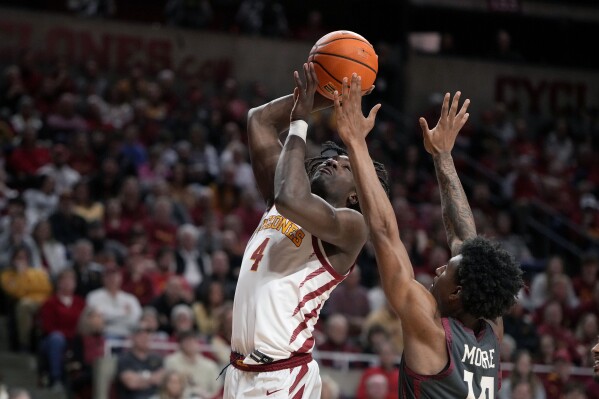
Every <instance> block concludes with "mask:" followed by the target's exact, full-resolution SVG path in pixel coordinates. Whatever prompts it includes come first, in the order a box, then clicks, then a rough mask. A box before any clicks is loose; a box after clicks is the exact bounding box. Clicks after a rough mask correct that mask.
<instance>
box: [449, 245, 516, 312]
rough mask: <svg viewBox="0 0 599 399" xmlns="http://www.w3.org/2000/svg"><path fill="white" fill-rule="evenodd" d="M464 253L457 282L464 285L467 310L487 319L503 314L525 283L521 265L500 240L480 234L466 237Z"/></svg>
mask: <svg viewBox="0 0 599 399" xmlns="http://www.w3.org/2000/svg"><path fill="white" fill-rule="evenodd" d="M461 254H462V260H461V261H460V265H459V267H458V270H457V277H456V278H457V281H456V283H457V284H458V285H461V286H462V304H463V306H464V311H466V312H468V313H470V314H471V315H473V316H474V317H478V318H485V319H495V318H497V317H500V316H503V315H504V314H505V313H507V312H508V311H509V310H510V308H511V307H512V306H513V305H514V304H515V303H516V296H517V295H518V292H519V291H520V289H521V288H522V287H523V286H524V281H523V280H522V270H521V269H520V265H519V264H518V263H517V262H516V260H515V259H514V257H513V256H512V255H510V253H509V252H507V251H506V250H505V249H503V248H501V246H500V245H499V244H498V243H494V242H492V241H490V240H488V239H486V238H484V237H480V236H479V237H474V238H470V239H468V240H466V241H464V243H463V245H462V252H461Z"/></svg>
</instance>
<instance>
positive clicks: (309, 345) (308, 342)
mask: <svg viewBox="0 0 599 399" xmlns="http://www.w3.org/2000/svg"><path fill="white" fill-rule="evenodd" d="M313 346H314V337H310V338H307V339H306V342H304V343H303V345H302V346H300V348H299V349H298V350H296V351H295V352H293V353H306V352H308V351H310V349H312V347H313Z"/></svg>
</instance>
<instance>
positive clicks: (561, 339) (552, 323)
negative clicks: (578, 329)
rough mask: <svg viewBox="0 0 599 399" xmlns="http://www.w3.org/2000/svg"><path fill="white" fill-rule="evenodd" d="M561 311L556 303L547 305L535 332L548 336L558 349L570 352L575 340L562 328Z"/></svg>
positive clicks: (567, 330)
mask: <svg viewBox="0 0 599 399" xmlns="http://www.w3.org/2000/svg"><path fill="white" fill-rule="evenodd" d="M563 319H564V318H563V310H562V307H561V306H560V304H559V303H558V302H555V301H552V302H549V303H548V304H547V306H546V307H545V309H544V312H543V318H542V320H541V321H540V323H539V325H538V327H537V332H538V334H540V335H544V334H549V335H551V336H552V337H553V338H554V339H555V342H556V343H558V349H566V350H567V351H572V350H573V349H574V347H575V342H576V341H575V338H574V334H573V333H572V331H570V330H569V329H567V328H566V327H564V326H563V324H562V323H563Z"/></svg>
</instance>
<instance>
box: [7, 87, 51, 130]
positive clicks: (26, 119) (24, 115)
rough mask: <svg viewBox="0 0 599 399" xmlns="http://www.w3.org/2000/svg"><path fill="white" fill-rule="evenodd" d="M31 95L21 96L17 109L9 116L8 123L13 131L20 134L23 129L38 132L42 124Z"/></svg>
mask: <svg viewBox="0 0 599 399" xmlns="http://www.w3.org/2000/svg"><path fill="white" fill-rule="evenodd" d="M34 105H35V104H34V102H33V100H32V98H31V97H29V96H23V97H21V98H20V100H19V111H18V112H17V113H16V114H14V115H13V116H12V117H11V118H10V125H11V126H12V128H13V129H14V131H15V133H18V134H21V133H23V132H24V131H25V130H28V129H31V130H33V131H34V132H39V131H40V130H41V128H42V126H43V122H42V120H41V119H40V117H39V116H38V115H37V111H36V109H35V106H34Z"/></svg>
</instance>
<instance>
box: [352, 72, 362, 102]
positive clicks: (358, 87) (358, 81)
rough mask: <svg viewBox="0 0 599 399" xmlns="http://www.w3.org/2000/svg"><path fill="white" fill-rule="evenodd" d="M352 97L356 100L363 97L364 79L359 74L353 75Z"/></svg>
mask: <svg viewBox="0 0 599 399" xmlns="http://www.w3.org/2000/svg"><path fill="white" fill-rule="evenodd" d="M351 95H352V97H354V98H360V97H361V96H362V77H361V76H360V75H358V74H357V73H353V74H352V77H351Z"/></svg>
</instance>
